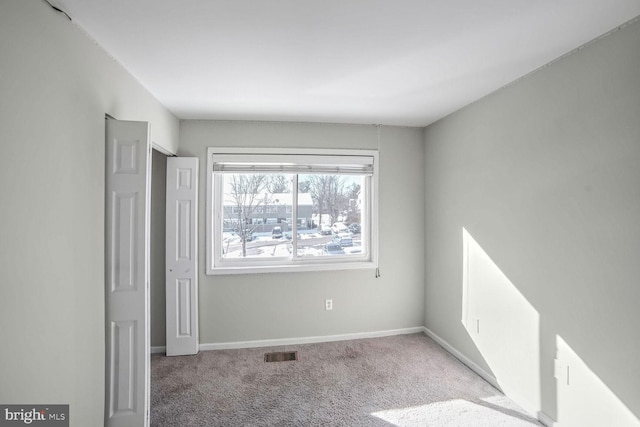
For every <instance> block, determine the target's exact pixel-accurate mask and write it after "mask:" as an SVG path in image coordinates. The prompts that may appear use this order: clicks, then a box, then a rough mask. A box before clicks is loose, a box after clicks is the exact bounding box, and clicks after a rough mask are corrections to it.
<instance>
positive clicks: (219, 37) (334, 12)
mask: <svg viewBox="0 0 640 427" xmlns="http://www.w3.org/2000/svg"><path fill="white" fill-rule="evenodd" d="M52 3H53V4H55V5H57V6H58V7H60V8H61V9H63V10H64V11H66V13H68V14H69V15H70V16H71V18H72V19H73V21H74V22H75V23H76V24H77V25H79V26H80V27H81V28H83V29H84V30H85V31H86V32H87V33H89V34H90V35H91V36H92V37H93V38H94V39H95V40H96V41H97V42H98V44H100V45H101V46H103V47H104V48H105V49H106V50H107V51H108V52H109V53H110V54H111V55H112V56H113V57H115V58H116V59H117V60H118V61H119V62H120V63H121V64H122V65H123V66H124V67H125V68H127V69H128V70H129V72H130V73H131V74H132V75H133V76H135V77H136V78H137V79H138V80H139V81H140V82H141V83H142V84H143V85H144V86H145V87H146V88H147V89H148V90H149V91H150V92H151V93H152V94H153V95H155V96H156V98H157V99H158V100H159V101H160V102H161V103H162V104H163V105H165V106H166V107H167V108H168V109H169V110H171V111H172V112H173V113H174V114H175V115H176V116H178V117H179V118H182V119H239V120H277V121H312V122H335V123H367V124H392V125H407V126H426V125H428V124H430V123H432V122H434V121H435V120H437V119H439V118H441V117H444V116H445V115H447V114H449V113H451V112H453V111H455V110H457V109H459V108H461V107H463V106H465V105H467V104H469V103H471V102H473V101H474V100H477V99H478V98H481V97H482V96H484V95H487V94H489V93H491V92H493V91H495V90H496V89H498V88H500V87H502V86H504V85H505V84H508V83H509V82H512V81H514V80H516V79H518V78H519V77H521V76H523V75H525V74H527V73H529V72H531V71H533V70H535V69H537V68H539V67H541V66H543V65H545V64H547V63H549V62H550V61H552V60H554V59H556V58H558V57H559V56H562V55H564V54H566V53H567V52H570V51H572V50H573V49H575V48H577V47H579V46H581V45H583V44H584V43H586V42H588V41H590V40H593V39H594V38H596V37H598V36H600V35H602V34H605V33H606V32H608V31H610V30H612V29H614V28H616V27H617V26H619V25H621V24H623V23H625V22H627V21H629V20H630V19H632V18H634V17H636V16H638V15H640V1H639V0H606V1H603V0H484V1H480V0H439V1H436V0H396V1H392V0H322V1H308V0H269V1H267V0H180V1H177V0H54V1H52Z"/></svg>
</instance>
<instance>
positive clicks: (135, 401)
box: [105, 120, 150, 427]
mask: <svg viewBox="0 0 640 427" xmlns="http://www.w3.org/2000/svg"><path fill="white" fill-rule="evenodd" d="M149 154H150V145H149V126H148V123H146V122H125V121H118V120H107V121H106V163H105V187H106V188H105V199H106V200H105V206H106V212H105V228H106V233H105V245H106V247H105V251H106V261H105V262H106V264H105V275H106V278H105V279H106V282H105V285H106V289H105V290H106V295H105V298H106V336H107V340H106V347H107V348H106V393H105V425H106V426H108V427H125V426H134V425H135V426H148V425H149V420H148V409H149V395H148V384H149V368H150V366H149V362H150V356H149V354H150V348H149V345H150V343H149V324H148V321H147V319H148V314H149V289H148V286H149V221H148V218H149V194H150V193H149V178H148V169H149V161H150V156H149Z"/></svg>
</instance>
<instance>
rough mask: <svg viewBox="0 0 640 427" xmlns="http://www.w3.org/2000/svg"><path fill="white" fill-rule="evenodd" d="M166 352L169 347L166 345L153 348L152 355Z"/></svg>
mask: <svg viewBox="0 0 640 427" xmlns="http://www.w3.org/2000/svg"><path fill="white" fill-rule="evenodd" d="M166 352H167V347H165V346H164V345H160V346H157V347H153V346H152V347H151V354H159V353H166Z"/></svg>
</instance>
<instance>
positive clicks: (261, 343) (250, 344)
mask: <svg viewBox="0 0 640 427" xmlns="http://www.w3.org/2000/svg"><path fill="white" fill-rule="evenodd" d="M421 332H424V327H423V326H416V327H413V328H403V329H391V330H387V331H374V332H359V333H354V334H341V335H323V336H317V337H297V338H280V339H272V340H255V341H232V342H223V343H210V344H206V343H204V344H202V343H201V344H200V350H203V351H207V350H229V349H236V348H256V347H277V346H284V345H299V344H314V343H319V342H331V341H346V340H357V339H363V338H378V337H388V336H392V335H405V334H419V333H421Z"/></svg>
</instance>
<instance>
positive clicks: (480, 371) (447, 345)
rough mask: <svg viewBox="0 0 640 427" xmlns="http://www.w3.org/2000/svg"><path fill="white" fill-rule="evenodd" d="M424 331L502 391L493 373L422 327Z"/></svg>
mask: <svg viewBox="0 0 640 427" xmlns="http://www.w3.org/2000/svg"><path fill="white" fill-rule="evenodd" d="M424 333H425V334H427V336H428V337H429V338H431V339H432V340H434V341H435V342H437V343H438V344H440V346H441V347H442V348H444V349H445V350H447V351H448V352H449V353H451V354H452V355H453V356H454V357H455V358H456V359H458V360H459V361H461V362H462V363H464V364H465V365H467V367H468V368H469V369H471V370H472V371H473V372H475V373H476V374H478V375H480V377H482V379H483V380H485V381H486V382H488V383H489V384H491V385H492V386H494V387H495V388H497V389H498V390H500V391H501V392H502V389H501V388H500V385H499V384H498V380H496V379H495V377H494V376H493V375H491V374H489V373H488V372H487V371H485V370H484V369H482V368H481V367H480V366H478V365H476V364H475V363H473V362H472V361H471V359H469V358H468V357H467V356H465V355H464V354H462V353H460V352H459V351H458V350H457V349H456V348H454V347H453V346H451V345H450V344H449V343H448V342H446V341H445V340H443V339H442V338H440V337H439V336H438V335H436V334H435V333H434V332H433V331H431V330H430V329H428V328H426V327H425V328H424Z"/></svg>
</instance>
